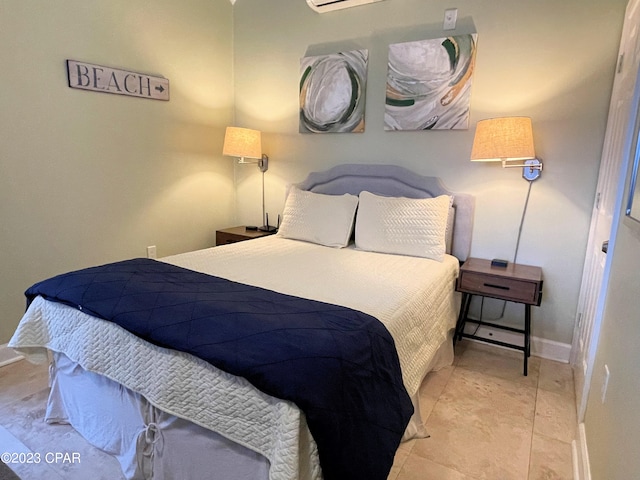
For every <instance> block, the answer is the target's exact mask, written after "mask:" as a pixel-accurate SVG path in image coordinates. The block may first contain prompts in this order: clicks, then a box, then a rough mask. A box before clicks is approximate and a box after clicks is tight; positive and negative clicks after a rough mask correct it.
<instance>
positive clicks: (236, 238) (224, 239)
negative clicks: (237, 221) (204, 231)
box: [216, 227, 276, 246]
mask: <svg viewBox="0 0 640 480" xmlns="http://www.w3.org/2000/svg"><path fill="white" fill-rule="evenodd" d="M274 233H276V232H263V231H262V230H247V227H231V228H223V229H222V230H216V246H218V245H226V244H228V243H236V242H244V241H245V240H252V239H254V238H260V237H265V236H267V235H273V234H274Z"/></svg>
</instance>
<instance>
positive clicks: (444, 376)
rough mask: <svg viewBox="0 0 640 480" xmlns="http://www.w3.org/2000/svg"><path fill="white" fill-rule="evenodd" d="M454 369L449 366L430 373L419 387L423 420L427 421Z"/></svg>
mask: <svg viewBox="0 0 640 480" xmlns="http://www.w3.org/2000/svg"><path fill="white" fill-rule="evenodd" d="M454 369H455V367H453V366H449V367H444V368H441V369H440V370H438V371H435V372H430V373H429V374H428V375H427V376H426V377H425V379H424V380H423V382H422V385H421V386H420V390H419V395H420V413H421V415H422V418H423V420H425V421H426V420H427V419H428V418H429V415H430V414H431V411H432V410H433V407H434V406H435V404H436V402H437V401H438V398H439V397H440V395H441V394H442V392H443V391H444V388H445V387H446V385H447V382H448V381H449V379H450V378H451V374H452V373H453V371H454Z"/></svg>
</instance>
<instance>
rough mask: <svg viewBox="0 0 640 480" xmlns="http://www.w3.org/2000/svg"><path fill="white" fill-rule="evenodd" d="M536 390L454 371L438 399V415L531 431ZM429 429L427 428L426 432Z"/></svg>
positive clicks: (501, 380) (488, 377)
mask: <svg viewBox="0 0 640 480" xmlns="http://www.w3.org/2000/svg"><path fill="white" fill-rule="evenodd" d="M535 404H536V389H535V388H533V387H527V386H524V385H522V384H520V383H517V382H512V381H509V380H504V379H502V378H499V377H495V376H491V375H486V374H483V373H478V372H472V371H469V370H465V369H463V368H457V369H456V370H455V371H454V372H453V374H452V375H451V378H450V379H449V381H448V383H447V386H446V388H445V389H444V391H443V392H442V395H440V397H439V399H438V404H437V405H436V408H439V415H440V416H441V417H447V418H450V419H452V420H461V421H465V419H474V418H477V419H479V420H481V421H483V420H486V421H490V422H494V421H495V420H496V417H498V416H499V418H500V421H501V422H502V423H509V424H513V425H517V426H520V427H523V428H531V426H532V424H533V419H534V413H535ZM427 430H428V429H427Z"/></svg>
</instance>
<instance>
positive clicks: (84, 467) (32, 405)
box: [0, 388, 124, 480]
mask: <svg viewBox="0 0 640 480" xmlns="http://www.w3.org/2000/svg"><path fill="white" fill-rule="evenodd" d="M48 395H49V389H48V388H46V389H44V390H41V391H40V392H37V393H35V394H32V395H28V396H26V397H24V398H22V399H20V400H18V401H15V402H13V403H11V404H9V405H4V406H2V407H0V422H1V423H2V426H3V427H4V428H5V429H6V430H7V431H8V432H10V433H11V434H12V435H13V436H15V437H16V438H18V439H19V440H20V441H21V442H22V443H23V444H24V445H25V446H26V447H27V448H29V449H30V450H31V451H32V452H34V453H38V454H40V455H41V456H45V455H46V454H47V453H49V452H51V453H54V454H55V453H69V454H70V455H73V454H76V455H79V457H80V463H68V462H60V463H55V462H54V463H49V464H48V467H49V468H48V469H47V471H48V470H49V469H50V470H53V471H54V472H56V474H57V475H59V476H60V478H64V479H65V480H84V479H86V478H92V479H95V480H118V479H124V476H123V475H122V471H121V470H120V465H119V463H118V461H117V460H116V458H115V457H112V456H111V455H108V454H106V453H104V452H102V451H101V450H99V449H97V448H95V447H94V446H93V445H91V444H90V443H89V442H87V441H86V440H85V439H84V438H83V437H82V436H81V435H80V434H79V433H77V432H76V431H75V430H74V429H73V427H71V426H70V425H49V424H47V423H46V422H45V421H44V416H45V411H46V404H47V398H48ZM45 463H46V462H45ZM24 474H25V472H21V477H22V478H23V480H29V479H30V478H33V479H39V478H57V477H50V476H47V475H44V473H43V470H42V468H40V467H38V468H34V469H31V470H30V471H27V472H26V474H28V475H27V476H24Z"/></svg>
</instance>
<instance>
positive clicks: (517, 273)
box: [454, 258, 542, 376]
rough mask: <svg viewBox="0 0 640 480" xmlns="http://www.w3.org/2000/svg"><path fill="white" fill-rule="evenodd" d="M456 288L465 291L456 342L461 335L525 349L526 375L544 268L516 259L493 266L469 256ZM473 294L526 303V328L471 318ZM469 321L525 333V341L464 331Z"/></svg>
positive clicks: (516, 348)
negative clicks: (533, 314)
mask: <svg viewBox="0 0 640 480" xmlns="http://www.w3.org/2000/svg"><path fill="white" fill-rule="evenodd" d="M456 290H457V291H458V292H462V304H461V305H460V315H459V316H458V323H457V325H456V335H455V336H454V342H455V340H456V338H457V339H458V340H462V337H466V338H473V339H475V340H480V341H482V342H486V343H492V344H495V345H501V346H503V347H508V348H513V349H515V350H520V351H522V352H523V353H524V375H525V376H526V375H527V365H528V359H529V357H530V356H531V347H530V340H529V336H530V334H531V305H535V306H539V305H540V302H541V301H542V269H541V268H540V267H534V266H530V265H520V264H517V263H509V264H508V265H507V267H492V266H491V261H490V260H483V259H480V258H469V259H467V261H466V262H465V263H464V265H462V267H461V268H460V276H459V277H458V281H457V284H456ZM474 295H479V296H482V297H491V298H497V299H499V300H505V301H507V302H515V303H521V304H523V305H524V329H519V328H513V327H509V326H505V325H500V324H496V323H489V322H485V321H479V320H475V319H470V318H468V316H467V315H468V313H469V305H470V304H471V298H472V297H473V296H474ZM466 322H471V323H476V324H478V325H480V324H482V325H484V326H488V327H493V328H498V329H500V330H508V331H510V332H516V333H522V334H523V336H524V342H523V343H524V344H523V345H522V346H520V345H515V344H511V343H506V342H502V341H500V340H494V339H493V338H486V337H480V336H477V335H475V334H470V333H465V332H464V327H465V323H466Z"/></svg>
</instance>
